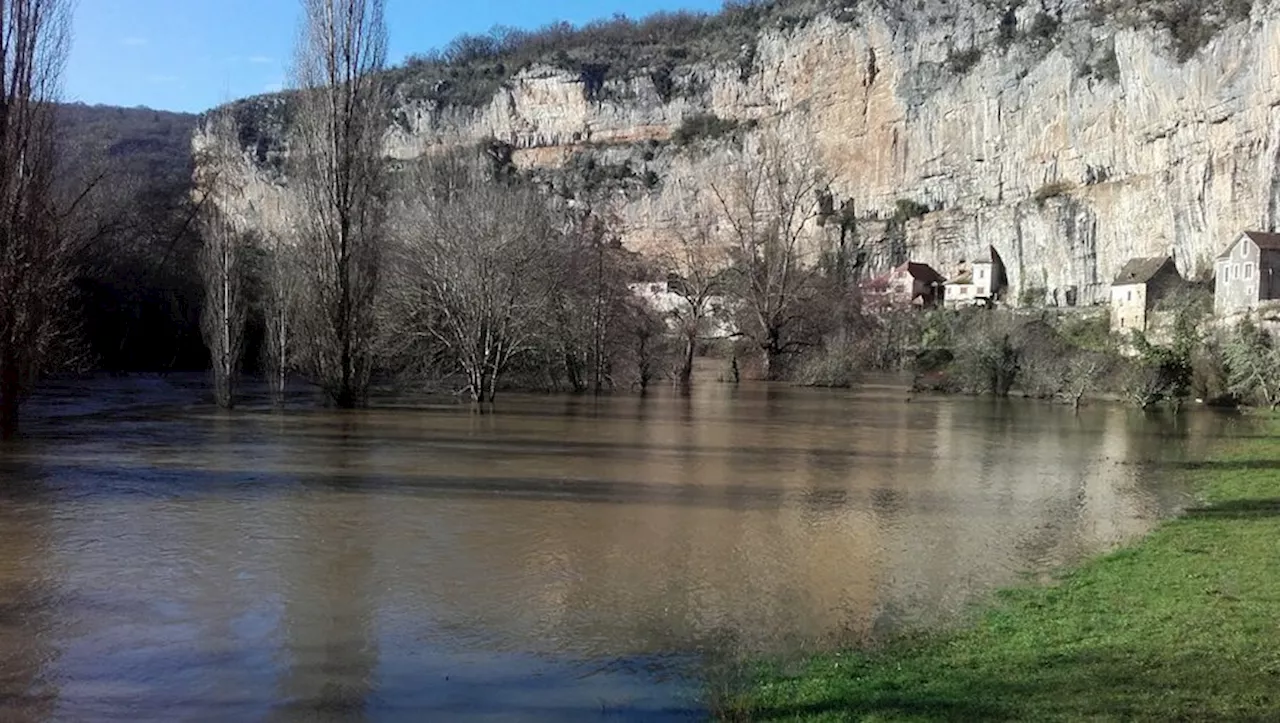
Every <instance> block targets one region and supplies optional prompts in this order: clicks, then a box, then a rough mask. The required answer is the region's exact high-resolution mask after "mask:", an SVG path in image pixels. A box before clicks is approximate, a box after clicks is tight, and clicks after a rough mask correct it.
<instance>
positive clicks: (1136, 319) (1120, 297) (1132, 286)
mask: <svg viewBox="0 0 1280 723" xmlns="http://www.w3.org/2000/svg"><path fill="white" fill-rule="evenodd" d="M1182 283H1183V281H1182V275H1181V274H1179V273H1178V267H1177V266H1176V265H1175V264H1174V263H1173V259H1171V258H1169V257H1168V256H1152V257H1146V258H1135V259H1129V262H1128V263H1126V264H1125V265H1124V267H1123V268H1121V269H1120V273H1118V274H1116V279H1115V281H1113V282H1111V330H1112V331H1113V332H1116V333H1118V334H1129V333H1131V332H1134V331H1140V332H1143V333H1147V332H1149V331H1151V328H1152V316H1153V312H1154V311H1155V306H1156V303H1157V302H1159V301H1160V299H1162V298H1164V297H1165V296H1166V295H1167V294H1168V293H1169V292H1170V291H1172V290H1173V289H1175V288H1177V287H1178V286H1181V285H1182Z"/></svg>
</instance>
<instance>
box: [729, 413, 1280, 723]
mask: <svg viewBox="0 0 1280 723" xmlns="http://www.w3.org/2000/svg"><path fill="white" fill-rule="evenodd" d="M1229 444H1231V445H1232V447H1231V449H1229V450H1227V451H1224V452H1223V453H1221V454H1219V455H1216V456H1214V457H1213V458H1212V459H1210V460H1208V461H1205V462H1202V463H1199V464H1196V465H1194V469H1193V470H1192V471H1191V472H1190V474H1192V475H1194V476H1195V477H1196V481H1197V482H1198V483H1199V484H1200V485H1201V487H1200V489H1201V490H1202V494H1203V500H1204V506H1203V507H1199V508H1196V509H1192V510H1189V511H1188V512H1187V514H1185V515H1184V516H1182V517H1180V518H1178V519H1176V520H1172V521H1170V522H1167V523H1165V524H1164V525H1162V526H1161V527H1160V528H1159V529H1157V530H1156V531H1155V532H1153V533H1152V534H1151V535H1149V536H1148V537H1146V538H1144V539H1143V540H1142V541H1141V542H1139V543H1137V544H1135V545H1133V546H1132V547H1128V548H1125V549H1122V550H1120V551H1118V552H1115V553H1113V554H1110V555H1107V556H1105V557H1101V558H1098V559H1096V560H1093V561H1091V562H1089V563H1087V564H1085V565H1083V566H1081V567H1079V568H1076V569H1074V570H1072V571H1070V572H1066V573H1063V574H1062V575H1060V576H1059V577H1058V578H1057V579H1056V580H1055V583H1054V584H1052V585H1048V586H1037V587H1030V586H1028V587H1022V588H1016V589H1011V590H1006V591H1004V592H1002V593H1000V594H999V595H998V596H997V598H996V600H995V601H993V603H992V605H991V608H990V610H989V611H988V612H987V613H986V614H984V615H983V616H982V617H981V618H980V619H979V621H978V622H977V623H976V624H975V625H974V626H972V627H969V628H966V629H963V630H961V631H958V632H954V633H948V634H943V635H939V636H935V637H932V638H928V639H924V640H914V641H912V640H904V641H899V642H897V643H892V644H890V645H888V646H887V647H886V648H885V649H883V650H879V651H876V652H869V653H868V652H850V653H837V654H830V655H824V656H820V657H817V658H815V659H812V660H810V661H807V662H806V664H805V665H804V666H802V667H801V668H800V672H798V673H796V672H794V671H793V672H792V673H791V674H787V673H785V672H782V671H781V670H780V669H777V668H769V669H767V670H765V671H764V672H762V673H761V674H760V675H758V676H756V677H754V678H753V682H752V683H751V685H750V686H749V687H748V688H747V689H745V691H744V692H742V693H741V694H740V695H736V696H731V697H729V698H728V699H726V700H725V701H722V702H721V703H720V704H719V705H718V706H717V708H718V714H719V715H720V716H721V717H722V718H724V719H729V720H752V721H764V720H797V721H845V720H860V721H940V720H948V721H950V720H1018V721H1055V720H1067V721H1082V720H1083V721H1113V720H1117V721H1118V720H1124V721H1134V720H1138V721H1174V720H1183V721H1211V720H1220V721H1221V720H1231V721H1248V720H1259V721H1261V720H1269V721H1274V720H1280V438H1275V439H1272V438H1265V437H1262V438H1253V439H1247V440H1240V441H1236V442H1230V443H1229Z"/></svg>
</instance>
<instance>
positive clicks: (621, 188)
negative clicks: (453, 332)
mask: <svg viewBox="0 0 1280 723" xmlns="http://www.w3.org/2000/svg"><path fill="white" fill-rule="evenodd" d="M1153 4H1154V5H1159V3H1158V2H1157V3H1153ZM1175 4H1176V3H1175ZM1223 4H1224V5H1226V6H1227V7H1226V8H1225V9H1219V10H1203V12H1204V13H1206V14H1205V15H1203V16H1200V17H1197V18H1195V22H1196V23H1198V25H1197V26H1196V29H1197V30H1198V31H1200V32H1201V34H1200V35H1199V36H1197V37H1196V38H1194V39H1193V40H1191V41H1188V40H1187V38H1186V37H1185V32H1184V31H1185V28H1173V29H1172V31H1171V28H1172V27H1173V26H1170V25H1167V24H1166V25H1161V23H1160V22H1157V21H1155V20H1152V16H1151V15H1150V14H1146V15H1144V14H1143V11H1142V10H1141V9H1140V8H1141V4H1131V3H1126V2H1123V1H1122V0H1040V1H1039V2H1035V1H1028V0H1023V1H1017V0H1015V2H1013V3H1011V4H999V3H994V2H989V1H988V0H957V1H956V2H947V1H945V0H919V1H914V0H913V1H912V2H904V1H902V0H879V1H874V0H861V1H858V2H854V1H852V0H850V1H847V2H844V3H842V4H840V5H841V7H838V8H837V9H835V10H828V11H826V12H822V13H818V14H816V15H815V16H813V17H811V18H806V19H805V21H804V22H800V23H778V24H774V25H771V26H767V27H763V28H761V29H760V30H759V34H758V37H757V38H756V39H755V42H754V46H753V47H752V48H751V51H752V52H750V54H749V55H748V56H747V57H746V58H745V59H744V58H741V57H739V58H734V59H714V58H713V59H698V58H690V59H688V60H687V61H686V62H683V63H682V64H680V65H679V66H677V67H675V68H674V69H671V70H670V71H669V72H668V71H664V73H663V74H662V75H661V76H659V75H658V74H655V73H652V72H633V73H630V74H629V75H627V76H625V77H606V78H604V79H603V80H601V79H599V78H592V77H589V76H588V74H586V73H584V72H582V71H581V70H572V69H563V68H558V67H553V66H551V65H537V66H533V67H528V68H525V69H523V70H521V71H519V72H518V73H516V74H514V75H513V76H512V77H510V78H508V79H506V80H505V81H504V82H503V83H502V84H501V86H500V87H498V89H497V90H496V92H495V93H494V95H493V97H492V98H491V100H489V101H488V102H487V103H484V104H481V105H477V106H466V105H445V104H441V103H440V102H439V101H438V100H433V99H431V98H424V97H420V96H415V94H414V93H411V92H408V91H407V90H405V89H404V88H401V89H400V91H399V92H398V97H399V98H400V100H399V101H398V103H397V107H396V109H395V118H394V121H393V122H391V123H389V128H388V131H387V136H386V149H387V153H388V154H389V155H391V156H393V157H396V158H400V159H407V158H413V157H415V156H418V155H420V154H423V153H426V152H430V151H431V150H432V149H435V148H439V147H446V146H450V145H456V144H474V143H478V142H482V141H485V140H486V139H491V138H492V139H498V140H500V141H503V142H505V143H507V144H510V146H511V147H512V148H514V154H513V159H514V162H515V163H516V164H517V166H519V167H521V168H525V169H532V170H534V171H537V172H539V173H543V174H546V175H548V177H553V176H555V173H556V169H560V171H559V172H560V173H562V174H570V175H573V176H574V178H576V179H577V180H576V183H577V184H578V185H579V188H578V190H577V192H578V193H584V192H588V193H593V194H595V196H596V198H597V199H598V201H599V202H601V203H605V204H607V205H608V206H609V207H610V208H611V209H612V211H613V212H614V213H615V214H616V215H617V217H618V218H619V219H620V221H621V224H622V228H623V236H624V240H625V241H626V242H627V243H628V244H630V245H632V246H633V247H636V248H642V249H652V248H655V246H660V245H661V244H663V243H665V242H667V241H668V240H669V239H670V238H671V235H672V232H673V229H676V228H678V227H680V226H681V225H682V224H684V223H687V222H688V218H689V214H690V212H691V209H692V208H693V207H694V206H695V205H696V204H697V203H698V202H699V200H698V198H699V194H701V193H703V192H704V191H705V189H707V188H708V187H709V186H710V185H711V184H712V183H714V182H716V181H717V179H722V178H723V177H724V175H725V173H726V170H727V169H729V168H731V167H732V165H733V164H735V163H737V162H739V160H740V158H741V154H742V153H743V151H742V149H743V148H744V147H745V148H748V149H749V148H750V147H751V143H750V137H751V136H755V135H759V134H762V133H770V134H776V135H777V136H778V137H780V138H781V139H782V140H783V142H784V143H785V144H786V145H787V147H788V148H790V149H791V150H793V151H794V152H795V153H797V154H804V155H805V157H806V158H811V159H813V162H814V163H816V164H818V165H819V166H820V167H821V168H822V169H823V170H824V171H825V173H826V174H827V175H828V176H829V178H830V187H831V192H832V195H833V197H834V198H835V199H837V201H844V200H851V201H852V202H853V207H854V208H855V209H856V215H857V217H858V219H859V222H858V224H857V227H856V235H857V239H858V242H859V243H860V244H861V246H862V247H863V249H864V250H865V252H866V259H867V261H868V264H867V266H866V268H867V269H875V268H884V267H886V266H888V265H889V264H892V263H896V262H900V261H902V260H904V259H905V258H907V257H910V258H911V259H913V260H917V261H924V262H927V263H930V264H933V265H935V266H936V267H937V268H938V269H939V270H940V271H942V272H943V273H944V274H949V273H951V272H953V271H954V270H955V268H956V267H957V266H958V265H959V264H961V263H962V262H964V261H966V260H970V259H973V258H975V257H976V256H977V255H978V254H980V253H981V252H982V250H983V249H985V248H986V246H988V245H992V246H994V247H995V248H996V249H997V250H998V251H999V253H1000V255H1001V257H1002V258H1003V260H1004V262H1005V264H1006V266H1007V269H1008V276H1009V281H1010V285H1011V288H1012V291H1013V294H1012V296H1013V297H1014V298H1018V297H1019V296H1021V295H1023V294H1024V293H1026V292H1030V291H1036V292H1037V293H1039V292H1043V293H1044V294H1046V296H1047V298H1048V300H1049V301H1050V303H1052V302H1053V301H1054V300H1055V299H1057V300H1058V301H1059V302H1064V303H1065V299H1066V298H1067V296H1068V294H1069V290H1074V293H1071V294H1070V295H1071V296H1073V297H1075V298H1078V300H1079V302H1080V303H1091V302H1094V301H1101V300H1103V299H1105V297H1106V289H1107V285H1108V284H1109V282H1110V277H1111V276H1112V275H1113V274H1114V273H1115V272H1116V271H1117V270H1118V269H1119V268H1120V267H1121V266H1122V265H1123V264H1124V263H1125V261H1126V260H1127V259H1128V258H1130V257H1133V256H1153V255H1160V254H1172V255H1173V256H1174V258H1175V260H1176V262H1177V264H1178V267H1179V268H1180V270H1181V271H1182V272H1183V273H1184V274H1193V275H1194V274H1200V273H1203V272H1204V271H1205V270H1206V269H1210V268H1211V267H1212V264H1211V259H1212V257H1213V256H1214V255H1215V254H1216V253H1217V252H1218V251H1219V250H1220V247H1222V246H1224V245H1225V244H1226V243H1228V242H1229V241H1230V240H1231V239H1232V238H1233V237H1235V236H1236V235H1237V234H1238V233H1239V231H1241V230H1242V229H1244V228H1262V229H1264V230H1265V229H1271V228H1274V227H1276V225H1277V223H1280V0H1266V1H1264V0H1258V1H1257V2H1254V3H1253V4H1252V7H1250V5H1249V3H1247V2H1246V3H1243V4H1242V3H1240V2H1231V1H1230V0H1224V3H1223ZM1130 5H1133V6H1132V7H1130ZM1182 5H1183V6H1185V3H1182ZM1192 5H1195V3H1193V4H1192ZM1205 5H1209V3H1206V4H1205ZM1161 17H1165V16H1156V20H1159V19H1160V18H1161ZM1206 30H1207V31H1211V32H1206ZM1180 32H1181V33H1183V36H1180V35H1179V33H1180ZM405 87H407V86H405ZM708 114H713V115H714V116H715V117H716V118H718V119H720V124H719V125H720V126H723V127H724V128H731V129H734V132H731V133H723V134H716V133H705V134H703V135H704V136H705V137H698V136H697V135H696V134H693V135H692V137H689V135H690V134H688V133H686V134H685V137H683V138H682V142H679V143H677V142H673V141H672V138H673V134H675V133H677V131H679V130H681V128H682V126H684V125H685V124H686V122H687V121H688V120H689V119H690V118H699V117H700V118H701V119H703V120H705V119H706V118H709V117H710V116H709V115H708ZM735 122H736V123H735ZM278 133H279V129H278V128H277V129H275V130H272V129H271V128H267V129H266V130H263V129H261V128H259V129H258V135H257V136H256V137H255V138H254V139H245V142H246V145H254V144H256V146H257V147H256V149H255V150H256V152H255V153H247V154H246V156H245V158H246V162H245V163H243V164H238V167H237V168H236V169H234V170H235V172H236V173H237V174H240V177H241V179H242V181H243V183H242V184H241V185H242V186H243V188H244V192H243V193H242V194H241V195H240V196H239V197H238V198H237V199H234V200H229V201H228V203H230V204H235V205H236V207H237V210H238V212H239V213H240V214H242V215H244V216H246V217H247V218H249V219H251V220H252V221H253V222H254V223H260V224H265V225H273V224H280V223H287V218H285V213H284V211H283V209H284V208H286V207H287V203H285V202H284V201H283V200H282V199H284V198H285V195H284V192H283V191H282V190H281V189H282V186H281V185H280V184H279V182H278V181H279V179H278V177H277V175H276V174H275V173H274V172H273V171H272V163H271V162H272V160H273V154H276V153H281V152H286V151H283V150H282V149H283V147H284V146H283V144H282V143H281V141H280V136H279V134H278ZM273 134H275V135H273ZM744 135H745V136H747V139H746V140H744V138H743V136H744ZM208 142H209V139H208V137H207V136H198V137H197V139H196V145H197V148H200V147H201V146H202V145H207V144H208ZM564 182H565V183H570V181H564ZM583 184H585V185H586V188H582V187H581V186H583ZM900 201H906V202H908V203H899V202H900ZM902 208H906V209H909V210H912V211H914V212H910V213H905V214H904V213H901V211H900V209H902ZM895 210H899V212H898V213H897V215H896V219H894V216H895ZM925 211H927V212H925ZM812 233H813V236H814V240H815V243H819V244H820V243H825V242H827V241H829V236H830V235H831V234H832V229H831V228H830V226H828V227H826V228H818V227H817V226H816V225H815V227H814V228H813V230H812Z"/></svg>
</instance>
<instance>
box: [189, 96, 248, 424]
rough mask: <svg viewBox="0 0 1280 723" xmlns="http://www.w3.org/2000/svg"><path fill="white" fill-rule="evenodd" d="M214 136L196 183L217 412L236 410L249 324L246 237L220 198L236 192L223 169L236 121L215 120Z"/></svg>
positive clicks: (205, 328)
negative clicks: (241, 365) (200, 176)
mask: <svg viewBox="0 0 1280 723" xmlns="http://www.w3.org/2000/svg"><path fill="white" fill-rule="evenodd" d="M212 126H213V128H212V131H213V132H212V133H211V134H210V135H212V137H214V138H215V139H217V140H216V142H215V143H214V145H213V146H212V147H210V148H208V149H206V150H205V156H206V157H205V158H203V159H202V163H201V164H200V168H202V169H206V168H207V169H212V170H210V171H208V172H206V173H204V174H203V177H202V178H201V180H200V181H199V183H198V186H199V189H198V190H199V192H200V195H201V196H202V197H203V198H202V201H201V203H200V206H199V208H200V215H201V219H200V221H201V224H200V230H201V234H200V235H201V240H202V244H201V248H200V256H199V271H200V279H201V281H202V283H203V286H204V305H203V307H202V310H201V314H200V331H201V333H202V334H203V336H204V342H205V346H206V348H208V350H209V358H210V363H211V365H212V367H213V390H214V392H213V395H214V401H215V402H216V403H217V404H218V406H219V407H223V408H224V409H230V408H231V407H232V406H234V405H235V393H236V386H237V381H238V378H239V374H240V362H241V358H242V356H243V353H244V332H245V321H246V319H247V317H248V304H247V303H246V294H245V279H246V276H247V270H246V262H247V254H248V249H247V245H246V244H245V240H244V238H243V234H242V233H241V232H240V231H239V230H238V229H237V228H236V227H235V225H234V224H233V223H232V222H231V219H229V218H228V217H227V215H226V214H225V213H223V212H222V211H221V209H219V207H218V203H217V200H218V199H219V197H225V196H227V195H228V194H231V193H233V192H234V190H235V189H232V188H230V187H229V185H228V184H227V183H226V182H225V179H226V176H225V175H222V172H223V170H224V169H225V168H226V167H227V165H228V164H229V163H230V162H231V161H232V160H233V158H234V155H235V149H234V147H233V145H232V144H233V139H234V138H236V136H237V134H236V129H235V125H234V122H233V121H232V119H231V118H230V116H227V115H221V116H217V117H215V118H214V120H213V122H212Z"/></svg>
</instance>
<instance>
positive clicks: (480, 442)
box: [0, 378, 1238, 721]
mask: <svg viewBox="0 0 1280 723" xmlns="http://www.w3.org/2000/svg"><path fill="white" fill-rule="evenodd" d="M30 418H31V420H32V421H31V423H30V425H29V427H28V437H27V438H26V439H25V440H23V441H20V442H18V443H16V444H14V445H11V446H7V447H5V448H3V449H0V530H3V536H2V537H0V651H2V652H3V655H2V656H0V719H3V720H6V721H46V720H49V721H62V720H67V721H81V720H83V721H116V720H118V721H142V720H164V721H176V720H192V721H204V720H209V721H217V720H234V721H295V720H297V721H304V720H305V721H311V720H334V721H347V720H353V721H399V720H406V721H408V720H591V721H595V720H646V721H647V720H697V719H701V718H702V717H704V715H705V713H704V708H703V702H702V697H701V696H702V690H703V674H704V672H705V670H706V669H707V666H708V665H709V664H710V662H711V661H722V660H726V659H736V658H740V657H752V656H782V657H784V658H785V657H787V656H791V655H797V654H800V653H803V652H804V651H809V650H815V649H823V648H829V647H833V646H841V645H857V644H861V643H863V642H865V641H868V640H872V639H875V638H877V637H882V636H885V635H892V634H893V633H895V632H899V631H902V630H904V629H914V628H929V627H936V626H945V625H948V624H953V623H955V622H956V621H958V620H962V619H963V618H964V616H965V615H966V614H967V613H968V612H969V611H971V610H972V608H973V606H974V605H975V604H976V603H978V602H980V601H981V600H982V599H983V598H984V596H985V595H986V594H988V593H989V592H990V591H991V589H992V588H994V587H997V586H1001V585H1006V584H1010V583H1014V582H1017V581H1018V580H1019V579H1020V578H1021V577H1023V576H1025V575H1027V574H1036V573H1044V572H1046V571H1048V570H1052V569H1053V568H1055V567H1057V566H1060V565H1063V564H1068V563H1071V562H1073V561H1076V560H1079V559H1080V558H1081V557H1083V556H1087V555H1090V554H1094V553H1096V552H1098V551H1101V550H1105V549H1107V548H1109V547H1112V546H1115V545H1117V544H1119V543H1121V542H1123V541H1124V540H1126V539H1129V538H1132V537H1133V536H1135V535H1140V534H1142V533H1143V532H1144V531H1146V530H1148V529H1149V528H1150V526H1151V525H1152V524H1153V522H1154V521H1156V520H1158V519H1159V518H1161V517H1162V516H1166V515H1168V514H1170V513H1172V512H1174V511H1176V510H1177V509H1178V507H1179V506H1180V505H1182V504H1185V503H1186V502H1187V500H1188V491H1187V490H1186V489H1185V482H1184V480H1183V478H1184V476H1185V475H1182V474H1179V472H1178V469H1179V466H1180V465H1179V463H1180V462H1183V461H1186V460H1189V459H1194V458H1195V457H1197V456H1199V455H1201V454H1203V453H1204V450H1205V448H1206V446H1207V445H1210V444H1214V443H1215V441H1216V440H1218V439H1220V438H1221V437H1222V436H1223V435H1229V434H1231V433H1233V429H1234V427H1235V426H1236V425H1237V424H1238V423H1237V422H1234V421H1232V420H1230V419H1228V418H1224V417H1221V416H1216V415H1212V414H1208V413H1193V414H1187V415H1183V416H1182V417H1180V418H1176V419H1175V418H1171V417H1159V416H1157V417H1148V416H1144V415H1142V414H1139V413H1136V412H1133V411H1131V410H1128V409H1124V408H1120V407H1110V406H1095V407H1088V408H1086V409H1084V410H1082V411H1081V412H1080V414H1079V415H1075V414H1073V413H1072V412H1071V411H1070V410H1069V409H1064V408H1061V407H1057V406H1053V405H1046V404H1040V403H1018V402H1008V403H997V402H994V401H992V400H986V399H949V398H915V399H910V400H909V399H908V397H907V395H906V393H905V392H904V390H903V389H902V388H901V387H899V386H897V385H896V384H895V383H894V382H893V380H874V381H873V382H871V383H868V384H867V385H866V386H864V387H863V388H861V389H859V390H856V391H851V392H843V391H817V390H800V389H790V388H781V387H763V386H743V387H733V386H728V385H719V384H706V385H703V386H701V387H700V388H698V389H697V390H696V392H695V394H694V395H693V396H692V397H691V398H681V397H679V396H678V395H674V394H669V393H658V394H654V395H650V396H649V397H647V398H639V397H615V398H604V399H593V398H590V397H533V396H527V397H514V396H513V397H507V398H506V399H503V400H500V404H499V405H498V407H497V410H496V412H494V413H491V414H485V415H476V414H473V413H470V412H469V411H467V409H466V408H465V407H458V406H455V405H452V404H434V405H433V404H425V403H423V404H392V403H388V404H386V405H385V406H383V407H382V408H379V409H375V410H372V411H363V412H355V413H339V412H334V411H326V410H322V409H305V408H302V409H295V411H290V412H288V413H284V414H279V413H275V412H272V411H269V410H267V409H265V408H253V407H250V408H249V409H246V410H244V411H238V412H236V413H234V414H230V415H225V414H219V413H217V412H215V411H214V410H212V409H211V408H209V407H208V406H207V405H205V404H203V403H202V402H201V400H200V391H199V384H198V380H191V379H185V380H184V379H161V378H135V379H128V380H99V381H96V382H93V383H92V384H89V385H87V386H86V385H84V384H77V385H63V386H58V385H54V386H52V387H51V388H50V390H49V391H47V392H46V393H44V394H43V395H42V396H41V397H39V398H37V399H36V400H35V401H34V402H33V404H32V408H31V410H30Z"/></svg>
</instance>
